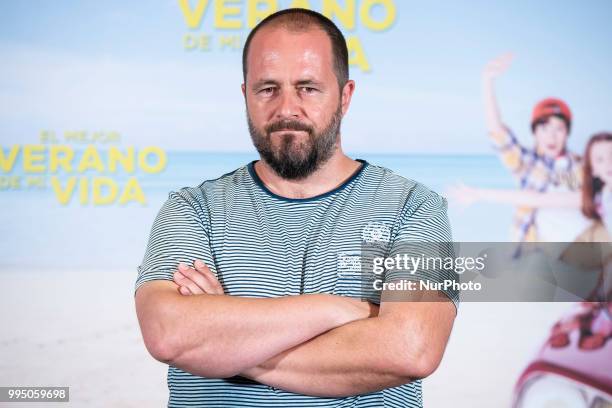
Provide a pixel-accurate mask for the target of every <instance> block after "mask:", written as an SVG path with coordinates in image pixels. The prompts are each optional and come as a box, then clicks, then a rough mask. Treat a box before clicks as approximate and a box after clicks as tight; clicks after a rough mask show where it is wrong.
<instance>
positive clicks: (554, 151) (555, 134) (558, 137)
mask: <svg viewBox="0 0 612 408" xmlns="http://www.w3.org/2000/svg"><path fill="white" fill-rule="evenodd" d="M534 136H535V140H536V149H537V152H538V153H539V154H541V155H543V156H546V157H549V158H551V159H554V158H556V157H558V156H559V155H560V154H562V153H563V152H564V151H565V144H566V143H567V136H568V129H567V126H566V124H565V122H564V121H563V119H561V118H558V117H556V116H551V117H549V118H548V120H547V121H546V122H544V123H542V124H540V125H538V126H536V128H535V132H534Z"/></svg>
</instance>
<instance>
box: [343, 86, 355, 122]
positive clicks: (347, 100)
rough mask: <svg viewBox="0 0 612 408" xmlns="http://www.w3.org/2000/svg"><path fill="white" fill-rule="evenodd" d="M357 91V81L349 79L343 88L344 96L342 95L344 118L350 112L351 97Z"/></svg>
mask: <svg viewBox="0 0 612 408" xmlns="http://www.w3.org/2000/svg"><path fill="white" fill-rule="evenodd" d="M354 91H355V81H353V80H352V79H349V80H348V81H346V84H344V86H343V87H342V95H340V97H341V98H342V99H341V103H342V116H344V115H345V114H346V112H347V111H348V108H349V105H350V104H351V97H352V96H353V92H354Z"/></svg>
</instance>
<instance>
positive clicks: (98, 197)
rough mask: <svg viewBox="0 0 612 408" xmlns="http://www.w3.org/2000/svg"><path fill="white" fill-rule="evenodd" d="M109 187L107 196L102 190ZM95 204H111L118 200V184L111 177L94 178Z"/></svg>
mask: <svg viewBox="0 0 612 408" xmlns="http://www.w3.org/2000/svg"><path fill="white" fill-rule="evenodd" d="M104 187H108V189H109V192H108V194H107V195H106V196H104V195H103V194H102V189H103V188H104ZM92 188H93V202H94V204H95V205H107V204H111V203H112V202H113V201H115V198H117V183H115V182H114V181H113V180H112V179H110V178H109V177H94V179H93V187H92Z"/></svg>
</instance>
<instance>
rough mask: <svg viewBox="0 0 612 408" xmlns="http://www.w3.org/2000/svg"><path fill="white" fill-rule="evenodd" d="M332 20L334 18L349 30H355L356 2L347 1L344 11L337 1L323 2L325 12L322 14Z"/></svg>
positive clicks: (352, 0)
mask: <svg viewBox="0 0 612 408" xmlns="http://www.w3.org/2000/svg"><path fill="white" fill-rule="evenodd" d="M321 14H323V15H324V16H325V17H327V18H329V19H330V20H332V19H333V17H334V16H336V17H338V20H339V21H340V23H341V24H342V26H344V28H346V29H347V30H352V29H354V28H355V0H346V6H345V8H344V9H342V7H340V5H339V4H338V2H337V0H323V12H322V13H321Z"/></svg>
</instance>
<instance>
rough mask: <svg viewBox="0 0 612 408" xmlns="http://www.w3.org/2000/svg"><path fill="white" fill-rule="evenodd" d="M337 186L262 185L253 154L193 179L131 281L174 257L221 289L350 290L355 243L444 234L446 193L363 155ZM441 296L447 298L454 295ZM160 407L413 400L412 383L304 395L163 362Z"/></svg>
mask: <svg viewBox="0 0 612 408" xmlns="http://www.w3.org/2000/svg"><path fill="white" fill-rule="evenodd" d="M359 161H360V162H362V166H361V167H360V169H359V170H357V171H356V172H355V173H354V174H353V175H352V176H351V177H350V178H349V179H348V180H346V181H345V182H344V183H343V184H342V185H341V186H339V187H337V188H335V189H334V190H332V191H329V192H327V193H325V194H322V195H318V196H315V197H311V198H305V199H288V198H285V197H281V196H278V195H276V194H274V193H272V192H271V191H269V190H268V189H267V188H266V187H265V186H264V184H263V183H262V182H261V180H260V179H259V177H258V176H257V173H256V172H255V170H254V167H253V165H254V162H252V163H249V164H248V165H245V166H243V167H241V168H239V169H237V170H235V171H233V172H231V173H228V174H225V175H223V176H222V177H220V178H218V179H215V180H207V181H204V182H203V183H202V184H200V185H199V186H198V187H193V188H187V187H185V188H182V189H180V190H179V191H177V192H171V193H170V194H169V197H168V200H167V201H166V202H165V203H164V205H163V206H162V208H161V210H160V211H159V214H158V215H157V217H156V219H155V221H154V223H153V227H152V229H151V234H150V238H149V243H148V246H147V249H146V253H145V256H144V259H143V261H142V264H141V265H140V266H139V267H138V278H137V281H136V289H137V288H138V287H140V285H142V284H143V283H145V282H147V281H151V280H156V279H166V280H172V275H173V273H174V271H176V268H177V266H178V263H179V262H185V263H188V264H192V263H193V261H194V260H195V259H201V260H203V261H204V262H205V263H206V264H207V265H208V266H209V267H210V268H211V270H212V271H213V273H215V274H216V275H217V277H218V279H219V281H220V283H221V284H222V286H223V289H224V291H225V293H226V294H227V295H232V296H245V297H256V298H270V297H279V296H288V295H299V294H304V293H330V294H336V295H343V296H357V297H358V296H359V293H360V288H361V279H360V275H359V274H351V273H344V272H345V269H346V268H347V266H348V268H349V269H350V266H351V264H350V262H347V260H350V259H351V257H354V256H355V254H357V255H358V254H360V253H361V250H362V245H363V244H364V241H368V242H372V241H379V243H380V244H381V250H383V251H386V252H387V254H388V256H389V255H390V256H393V249H394V247H396V246H397V245H398V244H399V243H401V242H410V241H415V242H450V241H451V232H450V226H449V222H448V217H447V214H446V209H447V203H446V200H445V199H444V198H443V197H441V196H439V195H438V194H436V193H435V192H433V191H431V190H429V189H427V188H426V187H425V186H423V185H422V184H419V183H417V182H415V181H412V180H409V179H406V178H403V177H401V176H399V175H396V174H394V173H393V172H392V171H391V170H389V169H386V168H384V167H380V166H376V165H372V164H369V163H367V162H366V161H364V160H359ZM446 294H447V296H449V297H450V298H451V300H452V301H453V302H454V303H455V305H456V306H457V304H458V301H459V299H458V293H456V292H453V291H452V290H449V291H448V292H446ZM168 388H169V391H170V398H169V402H168V405H169V406H171V407H179V406H205V407H212V406H216V407H314V406H316V407H360V408H361V407H402V408H404V407H421V406H422V395H421V381H413V382H411V383H409V384H405V385H402V386H398V387H394V388H388V389H385V390H382V391H379V392H373V393H368V394H362V395H355V396H350V397H344V398H319V397H312V396H305V395H300V394H295V393H291V392H287V391H284V390H280V389H277V388H274V387H269V386H267V385H264V384H260V383H257V382H254V381H251V380H249V379H245V378H243V377H233V378H225V379H215V378H203V377H199V376H195V375H192V374H190V373H187V372H184V371H182V370H180V369H178V368H175V367H172V366H170V367H169V369H168Z"/></svg>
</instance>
